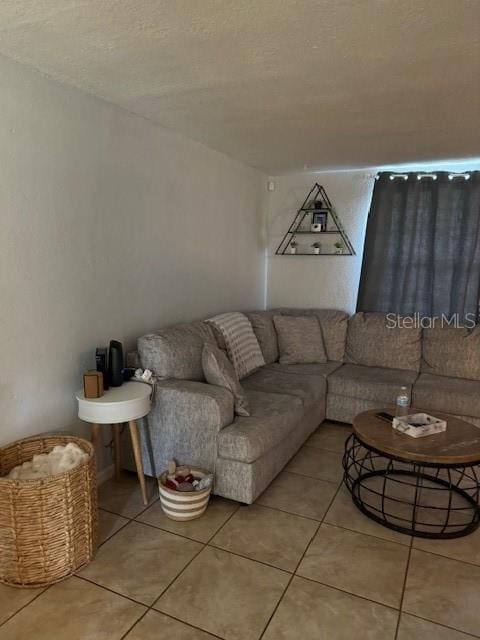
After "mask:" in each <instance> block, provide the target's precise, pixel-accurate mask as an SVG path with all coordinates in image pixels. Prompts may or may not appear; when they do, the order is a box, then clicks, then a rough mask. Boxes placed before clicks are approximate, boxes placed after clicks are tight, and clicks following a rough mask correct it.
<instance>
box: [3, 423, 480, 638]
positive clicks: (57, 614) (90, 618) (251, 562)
mask: <svg viewBox="0 0 480 640" xmlns="http://www.w3.org/2000/svg"><path fill="white" fill-rule="evenodd" d="M348 433H349V428H348V427H344V426H339V425H333V424H331V423H324V424H323V425H321V427H319V429H318V431H317V432H316V433H315V434H314V435H313V436H312V437H311V438H310V439H309V441H308V442H307V443H306V445H305V446H304V447H303V448H302V449H301V450H300V452H299V453H298V454H297V455H296V456H295V457H294V458H293V460H292V461H291V463H290V464H289V465H288V466H287V468H286V470H284V471H283V472H282V473H281V474H280V475H279V476H278V477H277V478H276V479H275V481H274V482H273V483H272V484H271V485H270V487H269V488H268V489H267V490H266V491H265V492H264V494H263V495H262V496H260V497H259V499H258V500H257V503H256V504H255V505H252V506H250V507H245V506H240V505H238V504H237V503H235V502H232V501H230V500H224V499H222V498H215V497H214V498H212V500H211V503H210V505H209V508H208V510H207V512H206V514H205V515H204V516H203V517H202V518H200V519H199V520H196V521H193V522H189V523H177V522H172V521H170V520H168V519H167V518H166V517H165V516H164V515H163V513H162V511H161V508H160V505H159V502H158V500H157V499H156V492H155V484H154V483H153V482H152V483H150V485H149V491H150V495H151V501H150V504H149V505H148V507H147V508H145V507H144V506H143V504H142V501H141V496H140V492H139V489H138V484H137V482H136V478H135V476H134V475H130V474H125V476H124V477H123V478H122V480H121V482H119V483H115V482H113V481H109V482H108V483H106V484H105V485H103V486H102V487H101V489H100V492H99V494H100V495H99V502H100V507H101V509H100V537H101V540H102V545H101V547H100V549H99V551H98V553H97V555H96V557H95V559H94V560H93V562H92V563H91V564H90V565H89V566H88V567H86V568H84V569H83V570H82V571H80V572H79V573H78V575H77V576H75V577H73V578H70V579H68V580H65V581H64V582H61V583H59V584H57V585H54V586H52V587H49V588H48V589H35V590H21V589H13V588H9V587H6V586H2V585H0V640H23V639H24V638H25V639H27V638H35V640H123V639H125V640H157V639H158V640H163V639H165V640H208V639H212V638H221V639H224V640H260V639H262V640H352V639H355V640H417V639H419V638H422V640H434V639H435V640H468V638H480V586H479V585H480V530H479V531H477V532H476V533H475V534H473V535H471V536H468V537H466V538H461V539H458V540H449V541H435V540H433V541H430V540H422V539H415V540H413V541H412V539H411V538H410V537H408V536H404V535H402V534H400V533H396V532H393V531H390V530H389V529H386V528H384V527H382V526H380V525H377V524H375V523H374V522H372V521H371V520H369V519H367V518H366V517H365V516H363V514H361V513H360V512H359V511H358V510H357V509H356V508H355V507H354V506H353V504H352V502H351V500H350V497H349V495H348V493H347V492H346V491H345V490H344V489H343V487H342V485H341V476H342V469H341V455H342V447H343V442H344V440H345V438H346V436H347V435H348Z"/></svg>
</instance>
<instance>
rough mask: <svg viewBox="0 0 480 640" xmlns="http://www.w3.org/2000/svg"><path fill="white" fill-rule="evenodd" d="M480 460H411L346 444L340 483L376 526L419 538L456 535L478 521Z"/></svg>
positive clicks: (355, 441)
mask: <svg viewBox="0 0 480 640" xmlns="http://www.w3.org/2000/svg"><path fill="white" fill-rule="evenodd" d="M479 464H480V461H479V462H478V463H473V464H472V463H470V464H468V465H465V466H458V465H447V464H432V463H425V462H421V463H420V462H413V461H410V460H406V459H403V458H397V457H393V456H391V455H389V454H386V453H382V452H380V451H377V450H375V449H373V448H372V447H370V446H367V445H365V444H363V443H362V442H361V441H360V440H359V439H358V438H357V436H356V435H355V434H352V435H351V436H350V437H349V438H348V440H347V441H346V443H345V453H344V456H343V469H344V477H343V480H344V483H345V485H346V486H347V488H348V490H349V491H350V494H351V496H352V499H353V502H354V503H355V505H356V506H357V507H358V508H359V509H360V511H362V512H363V513H364V514H365V515H366V516H368V517H369V518H371V519H372V520H375V521H376V522H379V523H380V524H382V525H384V526H385V527H388V528H389V529H393V530H395V531H400V532H402V533H406V534H408V535H413V536H418V537H421V538H441V539H445V538H460V537H461V536H466V535H468V534H469V533H472V531H474V530H475V529H476V528H477V527H478V526H479V524H480V504H479V496H480V467H479Z"/></svg>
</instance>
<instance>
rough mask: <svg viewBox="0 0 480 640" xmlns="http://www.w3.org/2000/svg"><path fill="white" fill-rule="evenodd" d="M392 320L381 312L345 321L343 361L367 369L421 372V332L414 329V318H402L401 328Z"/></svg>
mask: <svg viewBox="0 0 480 640" xmlns="http://www.w3.org/2000/svg"><path fill="white" fill-rule="evenodd" d="M391 315H392V316H393V314H391ZM395 318H396V316H393V317H391V316H390V315H384V314H383V313H356V314H355V315H354V316H352V317H351V318H350V320H349V321H348V333H347V346H346V350H345V361H346V362H351V363H352V364H361V365H364V366H366V367H384V368H388V369H406V370H410V371H420V360H421V355H422V345H421V329H420V328H416V327H415V326H414V323H413V320H414V319H413V318H403V319H402V320H403V323H404V324H402V325H401V326H396V324H395ZM407 320H408V322H407Z"/></svg>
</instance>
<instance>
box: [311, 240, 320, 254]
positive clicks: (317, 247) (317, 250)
mask: <svg viewBox="0 0 480 640" xmlns="http://www.w3.org/2000/svg"><path fill="white" fill-rule="evenodd" d="M321 248H322V245H321V244H320V243H319V242H314V243H313V244H312V249H313V253H314V254H315V255H316V256H318V255H320V249H321Z"/></svg>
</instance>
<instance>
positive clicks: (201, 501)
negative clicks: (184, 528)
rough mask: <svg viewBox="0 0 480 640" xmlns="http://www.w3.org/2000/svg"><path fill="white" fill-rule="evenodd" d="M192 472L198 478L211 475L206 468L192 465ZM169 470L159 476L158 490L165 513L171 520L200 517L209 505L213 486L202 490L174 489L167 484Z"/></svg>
mask: <svg viewBox="0 0 480 640" xmlns="http://www.w3.org/2000/svg"><path fill="white" fill-rule="evenodd" d="M190 473H191V474H192V475H193V477H194V478H195V479H197V480H201V479H202V478H203V477H204V476H207V475H210V473H209V472H208V471H205V469H200V468H199V467H190ZM167 475H168V471H164V472H163V473H162V474H161V475H160V476H159V477H158V490H159V493H160V504H161V505H162V509H163V511H164V513H165V515H166V516H167V517H168V518H170V520H177V521H180V522H181V521H184V520H185V521H186V520H195V518H199V517H200V516H201V515H202V514H203V513H205V510H206V508H207V506H208V501H209V500H210V493H211V491H212V487H211V486H210V487H207V488H206V489H202V490H201V491H174V490H173V489H169V488H168V487H166V486H165V482H166V480H167Z"/></svg>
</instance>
